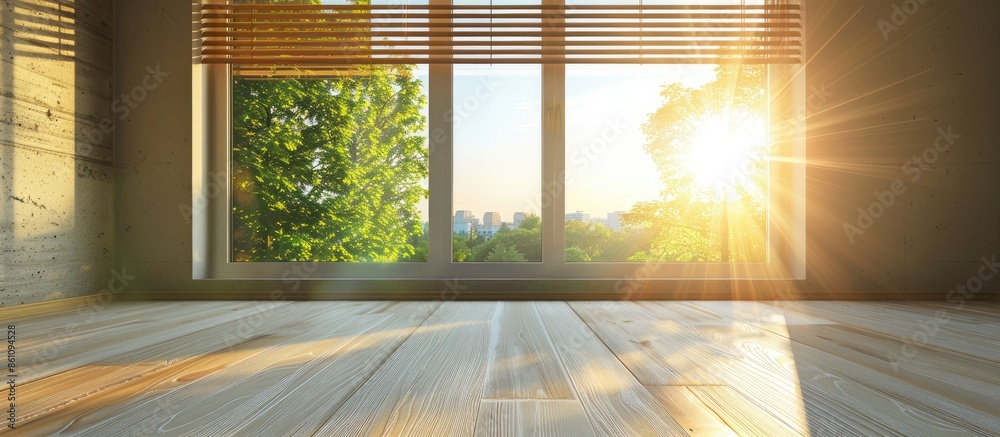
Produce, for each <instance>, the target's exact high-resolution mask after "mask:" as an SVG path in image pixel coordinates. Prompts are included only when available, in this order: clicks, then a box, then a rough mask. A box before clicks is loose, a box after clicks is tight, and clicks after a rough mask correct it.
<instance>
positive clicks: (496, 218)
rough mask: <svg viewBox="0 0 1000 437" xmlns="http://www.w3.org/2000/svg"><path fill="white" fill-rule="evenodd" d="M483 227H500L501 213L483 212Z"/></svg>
mask: <svg viewBox="0 0 1000 437" xmlns="http://www.w3.org/2000/svg"><path fill="white" fill-rule="evenodd" d="M483 227H484V228H499V227H500V213H499V212H494V211H490V212H487V213H486V214H483Z"/></svg>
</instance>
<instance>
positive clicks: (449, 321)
mask: <svg viewBox="0 0 1000 437" xmlns="http://www.w3.org/2000/svg"><path fill="white" fill-rule="evenodd" d="M495 309H496V303H493V302H446V303H444V304H442V305H441V306H440V307H438V309H437V311H435V312H434V314H432V315H431V316H430V317H429V318H428V319H427V321H426V322H424V324H423V325H421V326H420V327H418V328H417V329H416V331H415V332H414V333H413V334H412V335H411V336H410V338H409V339H407V340H406V341H405V342H404V343H403V345H402V346H400V347H399V349H397V350H396V352H395V353H394V354H393V355H392V356H391V357H389V359H388V360H387V361H386V362H385V363H384V364H383V365H382V366H381V367H380V368H379V369H378V371H376V372H375V374H374V375H372V376H371V377H370V378H369V379H368V380H367V381H366V382H365V383H364V385H362V386H361V387H360V388H359V389H358V390H357V391H356V392H355V393H354V395H352V396H351V397H350V398H348V400H347V401H346V402H345V403H344V405H343V406H341V407H340V408H339V409H338V410H337V411H336V413H334V414H333V416H332V417H330V419H329V420H328V421H327V422H326V424H325V425H323V427H322V428H320V429H319V430H318V431H317V433H316V435H323V436H326V435H331V436H333V435H335V436H361V435H387V436H396V435H407V436H430V437H440V436H468V435H472V433H473V432H474V431H475V424H476V418H477V417H478V415H479V403H480V398H481V395H482V387H483V384H484V382H485V378H486V367H487V365H488V363H487V359H488V357H489V344H490V337H491V333H490V329H491V327H490V320H491V317H492V316H493V312H494V311H495Z"/></svg>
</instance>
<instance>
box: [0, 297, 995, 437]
mask: <svg viewBox="0 0 1000 437" xmlns="http://www.w3.org/2000/svg"><path fill="white" fill-rule="evenodd" d="M260 304H261V303H258V302H155V303H117V302H116V303H111V304H108V305H101V306H100V311H99V312H97V313H88V312H76V311H75V310H69V311H56V312H52V313H45V314H35V315H30V316H23V317H18V318H17V319H16V323H17V331H18V342H17V345H18V349H17V359H18V363H19V364H20V365H21V366H23V367H20V366H19V369H18V370H19V372H18V373H19V376H18V380H17V383H18V384H17V389H18V391H17V393H18V397H17V405H18V408H17V413H18V419H19V421H18V429H17V431H16V432H12V433H6V434H5V435H88V436H89V435H93V436H100V437H104V436H114V435H125V436H131V435H148V434H154V433H155V434H159V435H192V436H195V435H197V436H200V435H220V436H225V435H239V436H243V435H251V436H254V435H260V436H268V437H270V436H280V435H317V436H326V435H337V436H340V435H348V436H352V435H354V436H359V435H366V436H367V435H381V436H397V435H416V436H422V435H426V436H434V437H437V436H463V437H465V436H471V435H488V436H492V435H571V434H579V435H581V436H590V435H595V436H605V435H637V436H647V435H683V434H685V433H688V434H692V435H768V436H770V435H789V434H790V435H822V436H827V435H829V436H837V437H842V436H870V435H880V436H881V435H888V436H893V435H895V436H907V437H909V436H938V435H969V434H972V435H1000V417H998V415H1000V407H998V405H1000V403H998V402H997V401H996V399H997V395H996V393H1000V380H997V378H996V376H995V375H997V374H1000V362H998V361H997V360H996V359H995V358H996V357H997V356H998V354H1000V352H998V351H1000V327H998V325H1000V313H998V312H997V309H998V308H1000V306H998V305H996V304H994V303H990V302H972V301H970V302H967V303H966V306H965V307H963V308H962V309H958V308H956V307H954V306H951V305H950V304H947V303H944V302H806V301H799V302H728V301H695V302H575V303H572V304H567V303H565V302H537V303H536V302H517V303H508V302H503V303H494V302H450V303H444V304H441V303H439V302H301V303H279V305H277V306H264V307H262V306H261V305H260ZM265 304H267V303H266V302H265ZM95 308H96V307H95ZM939 311H944V312H945V313H946V314H947V315H948V316H949V318H948V321H947V322H945V323H939V325H938V326H937V329H936V330H935V329H933V324H931V323H930V321H932V320H934V317H935V316H938V315H939ZM928 329H931V330H930V331H928ZM924 335H926V337H924ZM911 346H915V348H912V347H911ZM53 351H54V352H55V353H54V352H53ZM912 351H915V353H912V354H911V353H909V352H912ZM894 355H895V356H894ZM43 358H44V360H43ZM894 360H895V361H894ZM29 361H33V362H29ZM39 364H45V366H47V367H45V368H42V367H40V366H39ZM32 367H33V368H32ZM29 370H30V372H28V371H29ZM25 372H28V373H32V372H33V373H34V374H35V375H36V376H28V375H27V374H26V373H25ZM643 381H645V382H660V383H661V384H657V385H647V386H643V385H642V384H641V382H643ZM663 382H669V383H671V384H688V385H663V384H662V383H663ZM491 397H497V398H503V399H491ZM533 397H534V398H533ZM3 432H5V431H2V430H0V433H3Z"/></svg>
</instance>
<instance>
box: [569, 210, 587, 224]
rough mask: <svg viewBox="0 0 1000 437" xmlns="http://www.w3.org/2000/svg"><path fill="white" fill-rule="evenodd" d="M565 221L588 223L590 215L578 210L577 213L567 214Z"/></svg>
mask: <svg viewBox="0 0 1000 437" xmlns="http://www.w3.org/2000/svg"><path fill="white" fill-rule="evenodd" d="M566 221H568V222H571V221H577V222H589V221H590V214H587V213H585V212H583V211H579V210H578V211H577V212H568V213H566Z"/></svg>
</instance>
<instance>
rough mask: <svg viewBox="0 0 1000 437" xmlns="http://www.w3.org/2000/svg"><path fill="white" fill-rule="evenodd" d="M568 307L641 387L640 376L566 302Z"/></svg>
mask: <svg viewBox="0 0 1000 437" xmlns="http://www.w3.org/2000/svg"><path fill="white" fill-rule="evenodd" d="M566 305H567V306H568V307H569V309H570V310H571V311H573V314H574V315H575V316H576V318H577V319H580V322H581V323H583V325H584V326H586V327H587V329H589V330H590V333H591V334H594V337H596V338H597V339H598V340H600V342H601V344H603V345H604V348H605V349H607V350H608V352H611V355H614V357H615V359H617V360H618V362H619V363H621V365H622V367H624V368H625V369H626V370H628V373H629V374H630V375H632V378H633V379H635V381H636V382H637V383H639V385H642V381H639V377H638V376H636V375H635V373H634V372H632V369H630V368H629V367H628V365H627V364H625V362H624V361H622V359H621V357H619V356H618V354H616V353H615V351H614V350H613V349H611V347H610V346H608V343H607V342H606V341H604V339H603V338H601V336H600V335H598V334H597V331H595V330H594V327H593V326H590V324H588V323H587V321H586V320H585V319H584V318H583V317H582V316H580V313H579V312H577V310H576V308H574V307H573V305H570V304H569V302H566ZM643 349H645V346H643ZM650 353H651V354H652V352H650ZM653 356H656V355H655V354H653ZM657 359H659V357H657Z"/></svg>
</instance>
